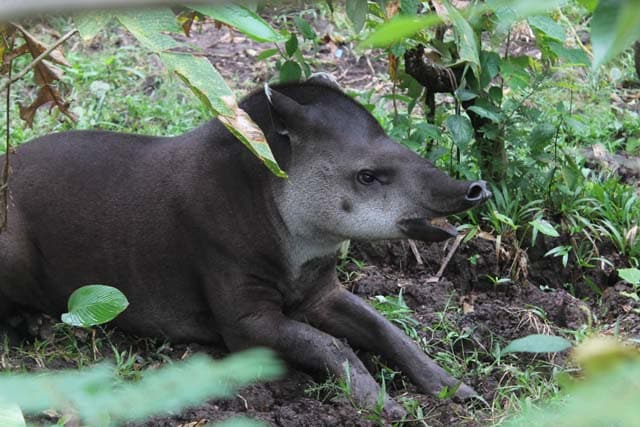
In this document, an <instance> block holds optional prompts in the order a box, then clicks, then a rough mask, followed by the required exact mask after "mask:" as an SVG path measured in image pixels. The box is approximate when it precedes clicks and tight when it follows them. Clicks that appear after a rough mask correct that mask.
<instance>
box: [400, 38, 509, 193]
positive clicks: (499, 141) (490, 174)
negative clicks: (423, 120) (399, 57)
mask: <svg viewBox="0 0 640 427" xmlns="http://www.w3.org/2000/svg"><path fill="white" fill-rule="evenodd" d="M404 66H405V70H406V72H407V74H409V75H410V76H412V77H413V78H414V79H416V80H417V81H418V83H420V84H421V85H422V86H424V87H425V89H426V91H427V105H426V109H427V111H426V113H427V117H430V116H431V115H435V114H434V111H433V104H430V103H429V102H428V101H429V100H430V99H432V97H433V96H434V95H435V94H436V93H453V92H455V90H456V89H457V88H458V85H459V83H458V82H460V81H461V80H462V73H463V72H464V64H462V65H459V66H456V67H451V68H449V67H444V66H442V65H439V64H436V63H434V62H432V61H431V60H430V59H429V58H428V57H427V56H426V55H424V46H422V45H418V46H417V47H416V48H413V49H410V50H408V51H407V52H406V53H405V55H404ZM473 105H474V100H470V101H466V102H462V107H463V108H464V109H465V112H466V113H467V115H468V116H469V119H470V120H471V126H472V127H473V130H474V137H475V140H476V144H477V147H478V151H479V152H480V159H479V163H480V168H481V170H482V174H483V178H485V179H487V180H490V181H493V182H498V181H500V180H501V179H502V177H503V176H504V174H505V171H506V169H507V152H506V149H505V144H504V138H502V135H498V136H497V137H496V138H494V139H489V138H486V137H485V135H484V133H483V132H481V129H482V127H483V126H484V125H487V124H489V123H491V121H490V120H489V119H486V118H483V117H480V116H479V115H477V114H476V113H475V112H473V111H471V110H469V107H471V106H473Z"/></svg>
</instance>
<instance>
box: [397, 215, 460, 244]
mask: <svg viewBox="0 0 640 427" xmlns="http://www.w3.org/2000/svg"><path fill="white" fill-rule="evenodd" d="M398 226H399V227H400V230H402V232H403V233H404V234H405V235H406V236H407V237H408V238H410V239H415V240H422V241H425V242H440V241H442V240H447V239H448V238H450V237H455V236H456V235H457V234H458V230H457V229H456V228H455V227H454V226H453V225H451V224H450V223H449V221H447V219H446V218H444V217H438V218H432V219H427V218H409V219H403V220H402V221H400V222H399V223H398Z"/></svg>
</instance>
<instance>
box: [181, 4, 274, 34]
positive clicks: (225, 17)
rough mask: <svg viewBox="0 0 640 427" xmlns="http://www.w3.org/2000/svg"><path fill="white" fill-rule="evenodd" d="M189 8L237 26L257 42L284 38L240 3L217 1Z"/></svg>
mask: <svg viewBox="0 0 640 427" xmlns="http://www.w3.org/2000/svg"><path fill="white" fill-rule="evenodd" d="M189 7H190V8H191V9H193V10H195V11H198V12H200V13H202V14H203V15H207V16H209V17H211V18H213V19H215V20H216V21H220V22H224V23H225V24H227V25H231V26H232V27H235V28H237V29H238V30H240V31H241V32H242V33H244V34H246V35H247V36H248V37H250V38H252V39H254V40H256V41H259V42H282V41H285V40H286V37H284V36H283V35H282V34H280V33H279V32H277V31H276V30H275V29H273V27H271V25H269V23H268V22H267V21H265V20H264V19H262V18H261V17H260V16H259V15H257V14H256V13H255V12H253V11H252V10H251V9H248V8H246V7H244V6H242V5H240V4H236V3H233V2H219V3H217V4H212V5H204V4H197V5H190V6H189Z"/></svg>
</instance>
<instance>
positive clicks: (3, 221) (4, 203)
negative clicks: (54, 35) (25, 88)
mask: <svg viewBox="0 0 640 427" xmlns="http://www.w3.org/2000/svg"><path fill="white" fill-rule="evenodd" d="M77 32H78V30H71V31H69V32H68V33H67V34H65V35H64V36H62V37H61V38H60V39H59V40H57V41H56V42H55V43H54V44H52V45H51V46H49V47H48V48H47V49H46V50H45V51H44V52H42V53H41V54H40V55H38V56H37V57H36V58H35V59H34V60H33V61H31V63H30V64H29V65H27V66H26V67H25V68H24V69H23V70H22V71H20V72H19V73H18V74H16V75H15V76H13V77H12V76H11V64H9V73H8V77H9V78H8V80H7V81H6V82H5V83H4V84H3V85H2V87H0V92H3V91H5V90H6V93H7V95H6V121H7V123H6V141H5V144H6V146H5V155H4V164H3V167H2V176H1V177H0V232H2V231H3V230H4V229H5V228H6V227H7V221H8V216H9V167H10V164H9V155H10V149H11V143H10V136H11V135H10V134H11V132H10V120H9V119H10V112H9V107H10V93H11V85H12V84H13V83H15V82H17V81H18V80H20V79H21V78H23V77H24V76H25V75H26V74H27V73H28V72H29V71H31V70H32V69H33V68H34V67H35V66H37V65H38V64H39V63H40V62H41V61H42V60H44V59H45V58H46V57H47V56H49V55H50V54H51V52H53V51H54V50H55V49H57V48H58V47H59V46H60V45H61V44H63V43H64V42H65V41H67V40H68V39H69V38H70V37H71V36H73V35H74V34H76V33H77Z"/></svg>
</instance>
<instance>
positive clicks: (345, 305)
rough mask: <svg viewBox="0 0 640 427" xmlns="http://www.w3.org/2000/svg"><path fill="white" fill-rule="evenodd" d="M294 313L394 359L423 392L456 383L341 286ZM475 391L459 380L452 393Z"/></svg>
mask: <svg viewBox="0 0 640 427" xmlns="http://www.w3.org/2000/svg"><path fill="white" fill-rule="evenodd" d="M298 316H300V317H301V318H305V319H306V320H307V321H309V322H310V323H311V324H312V325H314V326H316V327H318V328H319V329H321V330H323V331H325V332H327V333H329V334H331V335H333V336H335V337H340V338H342V337H344V338H346V339H347V340H348V341H349V343H350V344H351V345H352V346H354V347H357V348H361V349H363V350H366V351H370V352H372V353H377V354H380V355H382V356H383V357H385V358H387V359H389V360H391V361H392V362H395V363H396V364H398V366H399V367H400V369H401V370H402V371H403V372H404V373H406V374H407V375H408V376H409V378H411V380H412V381H413V382H414V383H415V384H416V385H417V386H418V387H420V388H421V389H422V390H423V391H424V392H428V393H431V394H434V395H437V394H438V393H439V392H440V391H441V390H442V388H443V387H445V386H447V387H449V388H452V387H455V386H457V385H458V384H459V383H460V382H459V381H457V380H456V379H455V378H453V377H451V376H450V375H449V374H447V373H446V372H445V370H444V369H442V368H441V367H440V366H438V365H437V364H436V363H435V362H434V361H433V360H432V359H431V358H430V357H428V356H427V355H426V354H425V353H424V352H423V351H422V350H421V349H420V348H419V347H418V346H417V345H416V343H414V342H413V341H412V340H411V339H409V337H407V336H406V335H405V334H404V333H403V332H402V331H401V330H400V329H399V328H397V327H396V326H395V325H393V324H392V323H391V322H390V321H388V320H387V319H385V318H384V317H383V316H382V315H380V314H379V313H378V312H377V311H375V310H374V309H373V308H372V307H370V306H369V305H368V304H366V303H365V302H364V301H362V299H361V298H359V297H357V296H355V295H353V294H352V293H351V292H348V291H347V290H345V289H343V288H342V287H336V288H335V289H334V290H333V291H332V292H331V293H329V294H328V295H325V296H324V297H323V298H322V300H319V301H317V302H316V304H315V305H314V306H310V307H309V306H308V307H307V308H305V309H304V311H303V312H300V313H299V314H298ZM476 395H477V393H476V392H475V391H474V390H473V389H472V388H470V387H469V386H467V385H466V384H460V387H459V388H458V391H457V393H456V397H457V398H460V399H467V398H470V397H472V396H476Z"/></svg>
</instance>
